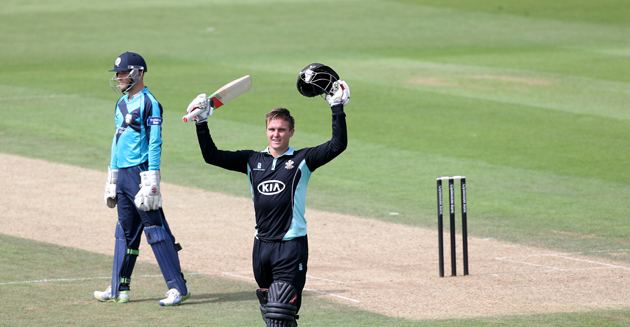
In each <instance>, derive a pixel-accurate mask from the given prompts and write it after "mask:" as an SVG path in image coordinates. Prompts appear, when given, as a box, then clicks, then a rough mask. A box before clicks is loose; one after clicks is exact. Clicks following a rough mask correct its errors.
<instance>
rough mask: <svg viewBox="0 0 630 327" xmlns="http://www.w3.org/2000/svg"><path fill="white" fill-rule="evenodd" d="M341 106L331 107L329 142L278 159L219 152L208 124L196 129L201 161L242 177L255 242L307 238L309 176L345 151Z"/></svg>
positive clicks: (264, 154)
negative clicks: (250, 207) (245, 181)
mask: <svg viewBox="0 0 630 327" xmlns="http://www.w3.org/2000/svg"><path fill="white" fill-rule="evenodd" d="M345 117H346V116H345V113H344V112H343V106H336V107H333V117H332V130H333V133H332V138H331V139H330V140H329V141H328V142H326V143H323V144H320V145H318V146H315V147H310V148H303V149H299V150H295V149H293V148H292V147H289V149H288V150H287V151H286V152H285V153H283V154H282V155H280V156H278V157H273V156H272V155H271V154H270V153H269V149H268V148H266V149H265V150H263V151H253V150H239V151H224V150H218V149H217V147H216V146H215V144H214V142H213V140H212V137H211V136H210V131H209V130H208V125H207V123H201V124H199V125H197V138H198V140H199V146H200V148H201V152H202V154H203V157H204V160H205V161H206V162H207V163H209V164H212V165H216V166H219V167H222V168H225V169H228V170H233V171H238V172H241V173H246V174H247V177H248V180H249V186H250V191H251V193H252V199H253V201H254V210H255V213H256V237H258V238H259V239H261V240H263V241H281V240H290V239H293V238H296V237H301V236H305V235H306V234H307V228H306V217H305V216H304V212H305V208H306V189H307V186H308V182H309V179H310V177H311V174H312V173H313V172H314V171H315V170H316V169H317V168H319V167H321V166H323V165H324V164H326V163H328V162H329V161H331V160H332V159H333V158H335V157H336V156H338V155H339V154H340V153H341V152H343V151H344V150H345V149H346V146H347V143H348V138H347V130H346V118H345Z"/></svg>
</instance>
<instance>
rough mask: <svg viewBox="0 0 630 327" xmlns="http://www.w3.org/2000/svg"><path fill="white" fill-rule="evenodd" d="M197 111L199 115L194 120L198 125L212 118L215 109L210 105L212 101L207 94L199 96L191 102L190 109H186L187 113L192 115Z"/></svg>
mask: <svg viewBox="0 0 630 327" xmlns="http://www.w3.org/2000/svg"><path fill="white" fill-rule="evenodd" d="M195 110H197V113H196V114H195V116H194V117H193V120H194V121H195V123H197V124H201V123H203V122H205V121H208V116H212V111H213V110H214V109H213V108H212V106H211V105H210V100H209V99H208V96H207V95H206V94H205V93H201V94H199V95H197V97H196V98H194V99H193V100H192V101H191V102H190V104H189V105H188V108H186V113H191V112H193V111H195Z"/></svg>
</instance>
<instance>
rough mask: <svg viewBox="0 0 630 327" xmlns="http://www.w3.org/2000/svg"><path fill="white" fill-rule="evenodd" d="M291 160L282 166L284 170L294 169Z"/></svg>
mask: <svg viewBox="0 0 630 327" xmlns="http://www.w3.org/2000/svg"><path fill="white" fill-rule="evenodd" d="M293 164H294V162H293V160H289V161H287V162H286V163H285V164H284V169H293V167H295V166H294V165H293Z"/></svg>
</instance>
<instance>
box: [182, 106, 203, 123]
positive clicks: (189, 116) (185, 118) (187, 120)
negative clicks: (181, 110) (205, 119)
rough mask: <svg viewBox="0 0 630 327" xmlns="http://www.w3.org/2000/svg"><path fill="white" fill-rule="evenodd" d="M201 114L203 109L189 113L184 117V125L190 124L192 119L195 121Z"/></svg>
mask: <svg viewBox="0 0 630 327" xmlns="http://www.w3.org/2000/svg"><path fill="white" fill-rule="evenodd" d="M200 112H201V109H195V110H193V111H191V112H189V113H187V114H186V115H184V117H182V121H183V122H184V123H187V122H189V121H190V120H191V119H193V118H194V117H196V116H197V115H198V114H199V113H200Z"/></svg>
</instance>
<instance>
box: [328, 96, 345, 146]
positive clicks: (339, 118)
mask: <svg viewBox="0 0 630 327" xmlns="http://www.w3.org/2000/svg"><path fill="white" fill-rule="evenodd" d="M331 109H332V138H331V139H330V149H331V151H332V152H334V154H335V155H339V154H340V153H341V152H343V151H344V150H345V149H346V147H347V146H348V129H347V126H346V113H345V112H344V111H343V105H342V104H339V105H335V106H333V107H332V108H331Z"/></svg>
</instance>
